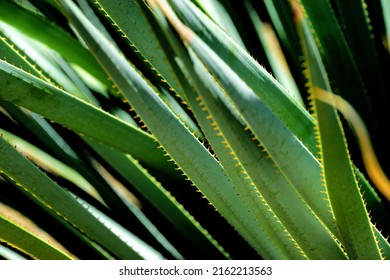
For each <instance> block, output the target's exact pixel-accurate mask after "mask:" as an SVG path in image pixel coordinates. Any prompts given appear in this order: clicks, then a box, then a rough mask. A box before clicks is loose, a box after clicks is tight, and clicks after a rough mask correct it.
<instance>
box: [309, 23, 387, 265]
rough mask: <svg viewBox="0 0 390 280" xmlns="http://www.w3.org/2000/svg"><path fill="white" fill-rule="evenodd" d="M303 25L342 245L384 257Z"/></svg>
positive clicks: (354, 252) (351, 252)
mask: <svg viewBox="0 0 390 280" xmlns="http://www.w3.org/2000/svg"><path fill="white" fill-rule="evenodd" d="M301 21H302V22H303V20H302V19H301ZM302 24H304V23H302ZM302 24H301V25H302ZM301 28H302V29H303V30H302V31H301V32H302V37H303V48H304V53H305V56H306V61H307V62H306V63H307V65H308V68H307V74H308V76H309V78H310V82H311V86H312V88H311V90H312V94H313V105H314V107H313V110H314V113H315V116H316V119H317V121H318V124H317V125H318V131H317V132H318V134H317V135H318V140H319V145H320V155H321V162H322V166H323V179H324V180H323V182H324V186H325V187H326V191H327V193H328V196H329V203H330V205H329V206H330V208H331V210H332V213H333V215H334V219H335V222H336V225H337V229H338V231H339V233H340V238H341V241H342V245H343V247H344V249H345V250H346V253H347V255H348V257H349V258H350V259H381V258H382V257H381V254H380V251H379V247H378V244H377V241H376V239H375V235H374V231H373V226H372V225H371V223H370V220H369V217H368V213H367V210H366V208H365V205H364V202H363V198H362V195H361V194H360V191H359V186H358V182H357V180H356V176H355V173H354V169H353V165H352V162H351V159H350V157H349V154H348V148H347V144H346V140H345V136H344V132H343V129H342V126H341V122H340V119H339V117H338V115H337V111H336V109H335V108H334V107H333V106H331V105H330V104H329V103H327V102H324V101H323V98H321V99H319V96H323V95H326V96H328V95H330V94H331V93H327V91H330V90H331V89H330V84H329V81H328V78H327V76H326V74H325V73H326V72H325V70H324V65H323V64H322V61H321V58H320V54H319V52H318V50H317V48H316V46H315V42H314V39H313V38H312V37H310V35H311V34H310V29H309V28H308V27H307V25H303V27H301ZM329 100H332V96H330V97H329ZM330 103H332V101H331V102H330Z"/></svg>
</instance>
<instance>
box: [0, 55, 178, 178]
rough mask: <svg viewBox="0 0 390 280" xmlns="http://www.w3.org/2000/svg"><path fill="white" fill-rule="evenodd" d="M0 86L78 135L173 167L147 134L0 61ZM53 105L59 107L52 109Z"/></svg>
mask: <svg viewBox="0 0 390 280" xmlns="http://www.w3.org/2000/svg"><path fill="white" fill-rule="evenodd" d="M0 85H1V90H0V97H1V98H4V99H6V100H8V101H10V102H13V103H15V104H17V105H20V106H23V107H25V108H27V109H29V110H31V111H33V112H35V113H38V114H40V115H42V116H44V117H46V118H48V119H50V120H51V121H55V122H58V123H60V124H61V125H63V126H65V127H68V128H71V129H72V130H74V131H75V132H77V133H79V134H81V135H85V136H88V137H91V138H93V139H96V140H97V141H101V142H102V143H106V144H108V145H111V146H113V147H116V148H118V149H119V150H122V151H124V152H127V153H129V154H132V155H133V156H134V157H136V158H137V159H139V160H141V161H143V162H145V163H147V164H149V165H151V166H155V167H156V168H157V169H160V170H169V171H171V170H172V169H173V167H172V165H171V164H169V163H168V162H167V161H166V159H165V158H164V157H163V156H162V152H161V151H160V150H158V149H157V147H158V144H157V143H156V142H155V140H154V138H153V137H152V136H151V135H150V134H147V133H145V132H143V131H142V130H140V129H138V128H136V127H134V126H131V125H128V124H127V123H125V122H123V121H121V120H119V119H117V118H115V117H113V116H111V115H109V114H108V113H106V112H104V111H102V110H100V109H98V108H96V107H94V106H91V105H89V104H88V103H86V102H84V101H82V100H80V99H78V98H76V97H73V96H71V95H70V94H67V93H66V92H64V91H62V90H60V89H58V88H56V87H54V86H52V85H50V84H47V83H45V82H44V81H42V80H39V79H37V78H35V77H33V76H32V75H30V74H28V73H25V72H24V71H22V70H20V69H17V68H15V67H13V66H12V65H9V64H8V63H6V62H3V61H0ZM56 107H59V108H61V110H53V108H56ZM69 112H72V113H71V114H70V113H69ZM80 116H82V117H80ZM92 123H99V127H96V126H91V125H90V124H92ZM139 143H142V145H139Z"/></svg>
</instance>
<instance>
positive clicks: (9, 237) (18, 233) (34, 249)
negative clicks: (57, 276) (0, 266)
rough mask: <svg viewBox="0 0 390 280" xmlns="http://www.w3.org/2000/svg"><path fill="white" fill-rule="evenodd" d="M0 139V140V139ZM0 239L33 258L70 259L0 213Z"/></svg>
mask: <svg viewBox="0 0 390 280" xmlns="http://www.w3.org/2000/svg"><path fill="white" fill-rule="evenodd" d="M0 141H1V140H0ZM0 241H2V242H5V243H7V244H8V245H10V246H12V247H15V248H17V249H18V250H20V251H21V252H24V253H26V254H27V255H29V256H31V257H32V258H34V259H41V260H70V259H72V257H70V256H69V255H68V254H66V253H64V252H62V251H61V250H59V249H57V248H55V247H54V246H52V245H51V244H50V243H48V242H47V241H45V240H43V239H42V238H40V237H38V236H37V235H35V234H34V233H33V232H31V231H30V230H28V229H26V228H23V227H21V226H19V225H18V224H16V223H15V222H13V221H11V220H10V219H8V218H6V217H5V215H4V213H0Z"/></svg>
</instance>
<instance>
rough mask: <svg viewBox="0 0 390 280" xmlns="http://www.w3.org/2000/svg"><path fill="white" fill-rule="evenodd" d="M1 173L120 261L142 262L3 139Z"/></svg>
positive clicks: (67, 224)
mask: <svg viewBox="0 0 390 280" xmlns="http://www.w3.org/2000/svg"><path fill="white" fill-rule="evenodd" d="M0 153H1V155H2V160H1V162H0V170H1V173H4V174H6V176H7V177H8V178H10V180H12V181H13V182H15V185H16V186H19V187H20V188H21V189H22V190H23V191H24V192H25V193H26V194H28V195H29V196H30V197H33V198H35V199H36V201H37V202H39V204H40V205H41V206H42V207H43V208H45V209H47V210H48V212H49V213H50V214H51V215H53V216H55V217H57V218H58V219H59V220H60V221H61V222H62V223H63V224H64V225H66V226H69V227H75V228H77V229H78V230H79V231H81V232H83V233H84V234H86V235H87V236H88V237H89V238H92V239H93V240H96V241H97V242H98V243H100V244H101V245H102V246H103V247H105V248H106V249H107V250H109V251H111V252H112V253H113V254H115V255H116V256H117V257H118V258H122V259H133V258H135V259H139V258H140V256H139V255H138V253H136V252H135V251H134V250H133V249H132V248H131V247H129V246H128V245H127V244H126V243H124V242H123V241H122V240H121V239H120V238H118V237H117V236H116V235H115V234H113V233H112V232H111V231H110V230H109V229H108V228H107V227H105V226H104V225H103V224H101V223H100V222H99V221H98V220H96V219H94V218H93V216H92V215H91V213H89V212H88V210H86V209H85V208H84V207H83V206H82V205H81V204H80V203H79V202H77V201H76V200H75V199H74V198H73V197H72V196H71V195H70V194H69V193H67V192H66V191H65V190H64V189H62V188H61V187H60V186H58V185H57V184H56V183H54V182H53V181H52V180H51V179H49V178H48V177H47V176H46V175H45V174H44V173H42V172H41V171H40V170H38V169H37V168H36V167H35V166H34V165H33V164H32V163H31V162H29V161H28V160H27V159H26V158H24V157H23V156H22V155H20V154H19V153H18V152H17V151H16V150H15V149H14V148H13V147H12V146H11V145H10V144H9V143H8V142H7V141H6V140H5V139H4V138H3V137H0Z"/></svg>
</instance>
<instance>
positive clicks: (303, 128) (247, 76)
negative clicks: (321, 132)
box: [170, 0, 315, 150]
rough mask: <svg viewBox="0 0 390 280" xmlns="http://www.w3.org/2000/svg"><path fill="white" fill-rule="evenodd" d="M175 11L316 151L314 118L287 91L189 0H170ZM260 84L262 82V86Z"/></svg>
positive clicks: (294, 132) (299, 137) (298, 136)
mask: <svg viewBox="0 0 390 280" xmlns="http://www.w3.org/2000/svg"><path fill="white" fill-rule="evenodd" d="M170 2H171V3H172V4H173V7H174V8H175V11H176V12H177V13H178V14H179V15H180V16H181V17H182V18H183V20H184V22H185V23H186V24H187V25H188V26H189V27H190V28H191V29H192V30H193V31H194V32H195V33H196V34H198V36H199V37H200V38H201V39H202V40H203V41H204V42H205V43H206V44H207V45H208V46H209V47H211V48H212V49H213V50H214V52H215V53H217V54H218V55H219V56H220V58H221V59H223V60H224V61H225V62H226V63H228V64H229V67H230V68H231V69H232V70H233V71H234V72H236V73H237V75H239V78H240V80H243V81H245V83H246V84H247V85H248V86H249V87H250V88H251V89H252V90H253V92H254V93H255V95H256V96H258V97H259V98H260V99H261V101H262V102H263V103H264V104H265V105H266V106H267V107H268V108H270V109H272V110H273V112H274V114H275V115H276V116H277V117H278V118H279V119H280V120H281V121H282V122H283V123H284V124H285V125H286V126H288V127H289V129H290V130H291V131H292V132H293V134H295V135H296V136H297V138H298V139H302V141H303V142H304V143H305V145H307V146H308V148H309V149H310V150H314V149H315V141H314V137H313V125H312V120H313V119H312V117H311V116H310V114H308V112H307V111H306V110H304V109H303V108H302V106H297V105H298V104H297V101H295V100H293V99H292V98H291V97H290V95H289V94H288V93H287V92H286V90H285V89H284V88H283V87H282V86H281V85H280V84H279V83H278V82H277V81H276V80H275V79H274V78H273V77H272V76H271V75H270V74H269V73H268V72H267V71H266V70H265V69H264V68H263V67H261V66H260V64H259V63H257V62H256V61H255V59H253V58H252V57H251V56H250V55H249V54H248V53H247V52H246V51H245V50H243V49H242V48H241V47H239V46H238V45H237V43H235V42H234V41H233V40H232V39H231V38H230V37H229V36H228V35H227V34H226V33H224V32H223V31H222V30H221V29H220V28H219V27H218V26H217V25H216V24H215V23H214V22H213V21H211V20H210V19H209V18H208V17H207V16H206V15H204V14H203V13H202V12H201V11H200V10H199V9H198V8H197V7H196V6H195V5H193V4H192V3H190V2H189V1H188V0H180V1H178V0H171V1H170ZM259 81H261V82H259Z"/></svg>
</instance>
